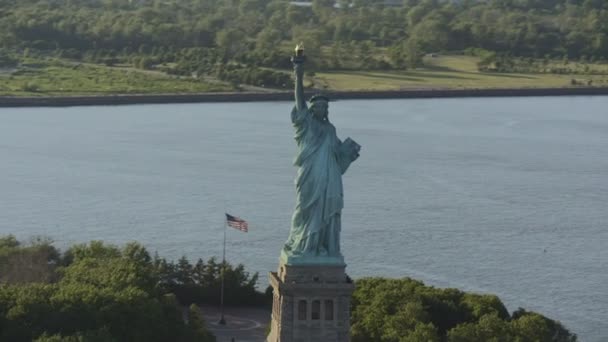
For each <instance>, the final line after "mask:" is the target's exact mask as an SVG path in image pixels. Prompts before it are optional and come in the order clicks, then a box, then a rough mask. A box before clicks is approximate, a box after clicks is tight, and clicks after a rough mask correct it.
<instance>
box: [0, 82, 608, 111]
mask: <svg viewBox="0 0 608 342" xmlns="http://www.w3.org/2000/svg"><path fill="white" fill-rule="evenodd" d="M321 92H322V93H323V94H324V95H327V96H328V97H330V98H331V99H333V100H352V99H357V100H359V99H416V98H453V97H508V96H573V95H579V96H580V95H608V87H602V88H599V87H576V88H574V87H573V88H513V89H507V88H503V89H408V90H385V91H321ZM307 93H308V92H307ZM313 93H316V92H310V94H313ZM291 100H293V92H290V91H284V92H230V93H202V94H125V95H83V96H32V97H18V96H0V107H68V106H103V105H132V104H168V103H204V102H253V101H291Z"/></svg>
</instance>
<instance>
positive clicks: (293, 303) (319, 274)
mask: <svg viewBox="0 0 608 342" xmlns="http://www.w3.org/2000/svg"><path fill="white" fill-rule="evenodd" d="M288 261H289V259H288ZM292 261H293V260H292ZM308 261H310V259H308ZM334 261H336V262H335V263H325V264H312V263H293V262H292V263H291V264H289V263H285V261H284V260H283V256H281V260H280V264H279V269H278V271H277V272H270V275H269V276H270V285H271V286H272V288H273V305H272V320H271V331H270V334H269V335H268V338H267V340H266V341H267V342H321V341H322V342H348V341H350V333H349V331H350V301H351V296H352V293H353V291H354V289H355V285H354V283H353V282H352V280H351V279H350V278H349V277H348V275H347V274H346V273H345V269H346V264H344V261H343V258H340V259H339V260H334ZM337 261H340V263H338V262H337Z"/></svg>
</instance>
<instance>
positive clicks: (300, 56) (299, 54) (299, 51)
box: [291, 42, 306, 64]
mask: <svg viewBox="0 0 608 342" xmlns="http://www.w3.org/2000/svg"><path fill="white" fill-rule="evenodd" d="M294 50H295V53H294V55H293V56H291V61H292V62H293V63H296V64H301V63H304V61H305V60H306V56H304V43H302V42H300V44H297V45H296V48H295V49H294Z"/></svg>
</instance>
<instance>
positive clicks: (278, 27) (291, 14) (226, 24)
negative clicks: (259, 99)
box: [0, 0, 608, 91]
mask: <svg viewBox="0 0 608 342" xmlns="http://www.w3.org/2000/svg"><path fill="white" fill-rule="evenodd" d="M334 3H335V1H327V0H315V1H313V6H311V7H299V6H295V5H290V4H289V3H288V2H285V1H279V0H276V1H270V2H268V1H258V0H246V1H245V0H243V1H215V0H183V1H176V0H169V1H160V0H150V1H126V0H52V1H51V0H28V1H1V2H0V47H2V48H5V50H6V51H10V53H9V52H0V67H2V66H3V65H8V66H13V65H15V64H16V61H17V59H18V58H21V57H22V56H25V55H27V53H26V50H27V51H29V52H28V53H29V54H37V53H42V55H49V54H52V55H53V56H59V57H63V58H72V59H77V60H84V61H90V62H94V63H102V64H106V65H115V64H121V63H124V64H131V65H133V66H135V67H137V68H141V69H159V70H164V71H167V72H171V73H174V74H178V75H187V76H191V75H193V74H194V75H196V76H198V77H200V76H201V75H210V76H215V77H219V78H221V79H224V80H227V81H229V82H232V83H248V84H253V85H259V86H261V85H264V86H267V87H279V88H281V87H283V85H285V86H289V84H288V83H289V82H285V79H283V78H282V76H281V75H280V73H279V74H271V73H269V72H267V71H264V70H263V69H256V68H254V69H251V68H252V67H253V66H257V67H273V68H290V67H291V66H290V63H289V60H288V58H286V56H288V54H289V53H290V50H291V46H293V44H294V43H296V42H299V41H303V42H304V43H305V46H306V53H307V55H308V57H309V63H310V64H311V65H313V66H314V67H315V68H316V69H367V70H370V69H387V68H396V69H403V68H414V67H418V66H420V65H421V63H422V56H424V55H425V54H427V53H438V52H443V51H463V50H466V49H469V50H470V49H482V50H487V51H493V52H495V53H496V55H495V56H501V57H499V59H495V60H484V61H483V62H482V64H481V65H480V68H481V70H487V71H500V72H530V71H531V72H549V73H562V72H565V71H566V69H565V68H557V67H541V66H539V65H535V66H532V67H527V65H526V63H520V62H517V61H516V62H513V63H512V62H509V61H510V60H512V58H511V57H513V56H516V57H526V58H529V57H533V58H535V59H541V58H550V59H556V58H562V56H567V57H568V58H570V59H572V60H579V59H583V58H584V59H586V60H587V61H590V60H591V59H593V60H606V59H608V25H607V24H606V23H608V2H606V1H603V0H586V1H572V0H518V1H511V0H508V1H507V0H490V1H430V0H429V1H414V0H411V1H410V0H406V1H404V2H403V6H398V7H386V6H383V5H382V2H380V1H372V2H366V1H357V0H356V1H352V2H349V1H338V2H337V3H338V5H339V6H338V7H336V6H334ZM28 49H29V50H28ZM17 55H18V56H17ZM502 56H509V57H508V58H507V57H502ZM218 64H219V65H221V66H218ZM229 65H237V66H238V67H230V66H229ZM241 69H251V70H241ZM530 69H531V70H530ZM35 90H36V89H34V88H32V89H30V91H35Z"/></svg>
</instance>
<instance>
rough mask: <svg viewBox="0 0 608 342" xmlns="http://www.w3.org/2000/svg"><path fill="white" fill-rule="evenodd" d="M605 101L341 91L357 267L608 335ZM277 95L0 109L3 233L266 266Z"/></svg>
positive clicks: (272, 226)
mask: <svg viewBox="0 0 608 342" xmlns="http://www.w3.org/2000/svg"><path fill="white" fill-rule="evenodd" d="M606 108H608V97H559V98H557V97H553V98H550V97H547V98H494V99H490V98H486V99H445V100H407V101H406V100H382V101H338V102H335V103H332V104H331V108H330V119H331V120H332V121H333V122H334V124H335V125H336V127H337V129H338V135H339V136H340V137H342V138H343V139H344V138H346V137H348V136H351V137H352V138H353V139H354V140H356V141H357V142H358V143H360V144H361V145H362V146H363V149H362V153H361V158H360V159H359V160H357V161H356V162H355V163H354V164H353V165H352V166H351V168H350V169H349V170H348V172H347V173H346V175H345V177H344V188H345V205H346V207H345V209H344V211H343V234H342V237H343V250H344V254H345V258H346V261H347V263H348V268H347V271H348V272H349V273H350V275H351V276H353V277H361V276H372V275H375V276H390V277H403V276H410V277H413V278H417V279H420V280H423V281H425V282H426V283H427V284H431V285H435V286H440V287H458V288H461V289H463V290H469V291H477V292H483V293H495V294H497V295H499V296H500V298H501V299H502V300H503V301H504V302H505V304H506V305H507V307H508V309H509V310H510V311H513V310H515V309H517V308H518V307H520V306H522V307H525V308H526V309H529V310H535V311H538V312H541V313H543V314H545V315H547V316H548V317H551V318H554V319H558V320H560V321H562V322H563V323H564V324H565V325H566V327H568V328H569V329H571V330H572V331H574V332H576V333H577V334H579V336H580V337H581V340H582V341H591V342H599V341H607V340H608V285H607V284H608V262H607V259H608V252H607V251H606V248H607V247H608V229H607V228H608V227H607V225H608V210H607V204H608V158H607V156H608V115H607V114H608V113H607V110H606ZM290 109H291V104H289V103H238V104H234V103H233V104H229V103H224V104H188V105H137V106H122V107H76V108H67V109H66V108H24V109H0V234H8V233H14V234H16V235H17V237H19V238H21V239H27V238H29V237H31V236H33V235H46V236H50V237H52V238H53V239H54V240H55V241H56V244H57V245H58V246H60V247H62V248H64V247H65V246H68V245H70V244H72V243H75V242H83V241H89V240H93V239H102V240H104V241H108V242H112V243H119V244H122V243H124V242H127V241H132V240H137V241H140V242H142V243H144V244H145V245H146V246H148V247H149V248H150V249H151V250H152V251H154V250H157V251H158V252H159V253H160V254H161V255H162V256H166V257H169V258H173V259H175V258H178V257H180V256H181V255H186V256H188V257H190V258H199V257H201V258H205V259H206V258H209V257H211V256H221V252H222V237H223V235H222V228H223V213H224V212H225V211H228V212H230V213H232V214H234V215H238V216H241V217H243V218H244V219H246V220H248V221H249V222H250V232H249V233H248V234H245V233H241V232H239V231H237V230H233V229H231V230H229V231H228V252H227V257H228V259H229V261H231V262H233V263H244V264H245V266H246V267H247V268H248V269H249V270H251V271H258V272H260V273H261V277H262V282H261V284H260V285H261V286H265V284H266V280H265V277H266V273H267V272H268V271H269V270H275V269H276V267H277V262H278V255H279V250H280V248H281V246H282V243H283V242H284V240H285V239H286V238H287V234H288V230H289V222H290V217H291V211H292V209H293V206H294V186H293V179H294V177H295V171H296V169H295V168H294V167H293V166H292V165H291V161H292V158H293V155H294V153H295V143H294V141H293V139H292V135H293V132H292V128H291V124H290V121H289V112H290Z"/></svg>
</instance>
